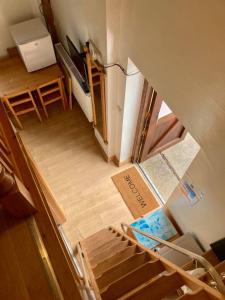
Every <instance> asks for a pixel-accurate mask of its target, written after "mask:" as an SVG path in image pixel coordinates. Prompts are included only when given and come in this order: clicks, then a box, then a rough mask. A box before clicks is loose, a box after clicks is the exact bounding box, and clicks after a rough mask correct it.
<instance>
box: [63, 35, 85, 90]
mask: <svg viewBox="0 0 225 300" xmlns="http://www.w3.org/2000/svg"><path fill="white" fill-rule="evenodd" d="M66 39H67V44H68V48H69V55H70V57H71V59H72V61H73V63H74V66H75V67H76V68H75V69H76V74H75V76H76V78H77V80H78V81H79V83H80V85H81V87H82V88H83V90H84V92H85V93H88V92H89V84H88V74H87V66H86V63H85V60H84V57H83V55H82V54H81V53H80V52H79V51H78V50H77V48H76V47H75V45H74V44H73V42H72V41H71V39H70V38H69V37H68V36H66Z"/></svg>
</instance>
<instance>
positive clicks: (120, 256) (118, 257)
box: [92, 245, 141, 277]
mask: <svg viewBox="0 0 225 300" xmlns="http://www.w3.org/2000/svg"><path fill="white" fill-rule="evenodd" d="M140 252H141V250H140V248H138V246H136V245H133V246H129V247H127V248H126V249H124V250H122V251H120V252H118V253H116V254H115V255H113V256H110V257H109V258H107V259H106V260H103V261H102V262H101V263H99V264H98V265H96V266H94V267H93V270H92V271H93V273H94V275H95V277H99V276H100V275H101V274H102V273H103V272H104V271H105V270H107V269H109V268H111V267H112V266H114V265H116V264H118V263H120V262H121V261H123V260H125V259H127V258H129V257H130V256H132V255H134V254H135V253H140Z"/></svg>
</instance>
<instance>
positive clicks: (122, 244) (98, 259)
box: [89, 240, 133, 267]
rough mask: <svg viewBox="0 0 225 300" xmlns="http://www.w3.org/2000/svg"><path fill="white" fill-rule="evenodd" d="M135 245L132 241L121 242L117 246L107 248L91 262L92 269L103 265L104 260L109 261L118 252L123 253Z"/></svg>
mask: <svg viewBox="0 0 225 300" xmlns="http://www.w3.org/2000/svg"><path fill="white" fill-rule="evenodd" d="M132 245H133V244H132V243H131V242H130V241H128V240H127V241H123V242H120V243H119V244H117V245H114V246H113V247H110V248H107V249H106V250H104V251H103V252H101V253H98V254H97V255H95V256H93V257H92V258H91V259H90V260H89V261H90V264H91V266H92V267H95V266H96V265H97V264H99V263H101V262H102V261H103V260H106V259H108V258H109V257H111V256H113V255H115V254H117V253H118V252H121V251H122V250H124V249H125V248H127V247H128V246H132Z"/></svg>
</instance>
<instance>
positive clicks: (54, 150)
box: [21, 105, 133, 246]
mask: <svg viewBox="0 0 225 300" xmlns="http://www.w3.org/2000/svg"><path fill="white" fill-rule="evenodd" d="M49 115H50V117H49V120H48V121H45V122H44V123H42V124H40V123H39V122H38V120H37V118H36V117H35V115H32V114H31V115H30V116H28V115H27V116H24V117H23V118H22V122H23V125H24V130H23V131H21V137H22V139H23V141H24V142H25V144H26V146H27V147H28V149H29V150H30V152H31V154H32V156H33V158H34V160H35V161H36V163H37V164H38V166H39V168H40V169H41V171H42V172H43V175H44V177H45V179H46V180H47V181H48V183H49V185H50V187H51V188H52V191H53V192H54V194H55V196H56V199H57V200H58V202H59V204H60V206H61V207H62V209H63V210H64V212H65V215H66V218H67V222H66V223H65V224H64V225H63V228H64V230H65V233H66V235H67V237H68V239H69V240H70V242H71V244H72V246H74V245H75V243H76V242H77V240H78V239H80V238H84V237H87V236H89V235H90V234H92V233H94V232H96V231H98V230H99V229H102V228H103V227H106V226H109V225H113V226H115V227H118V226H119V224H120V223H121V222H122V221H123V222H128V223H130V222H131V221H132V220H133V217H132V216H131V214H130V211H129V210H128V208H127V207H126V205H125V203H124V201H123V200H122V197H121V195H120V194H119V192H118V191H117V189H116V187H115V186H114V184H113V182H112V180H111V176H112V175H114V174H116V173H118V172H120V171H122V170H123V169H124V168H127V167H128V166H126V167H123V168H118V167H116V166H115V165H114V164H113V163H107V162H105V160H104V159H103V157H102V155H101V152H100V150H99V146H98V145H97V142H96V140H95V137H94V133H93V129H92V127H91V125H90V124H89V123H88V121H87V119H86V118H85V116H84V115H83V113H82V111H81V110H80V108H79V107H78V105H75V107H74V109H73V110H72V111H67V112H64V111H63V110H62V107H61V106H54V107H53V108H51V109H50V113H49Z"/></svg>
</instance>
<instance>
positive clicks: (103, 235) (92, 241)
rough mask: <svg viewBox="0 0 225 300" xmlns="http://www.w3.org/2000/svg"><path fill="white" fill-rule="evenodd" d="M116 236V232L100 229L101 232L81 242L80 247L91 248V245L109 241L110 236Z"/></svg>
mask: <svg viewBox="0 0 225 300" xmlns="http://www.w3.org/2000/svg"><path fill="white" fill-rule="evenodd" d="M116 234H117V233H116V231H113V230H109V229H102V230H100V231H98V232H96V233H94V234H93V235H91V236H89V237H87V238H85V239H84V240H83V241H82V245H83V246H84V247H85V248H87V249H88V248H90V247H93V244H95V243H98V242H101V241H103V240H107V239H110V238H111V237H112V236H114V235H116Z"/></svg>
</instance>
